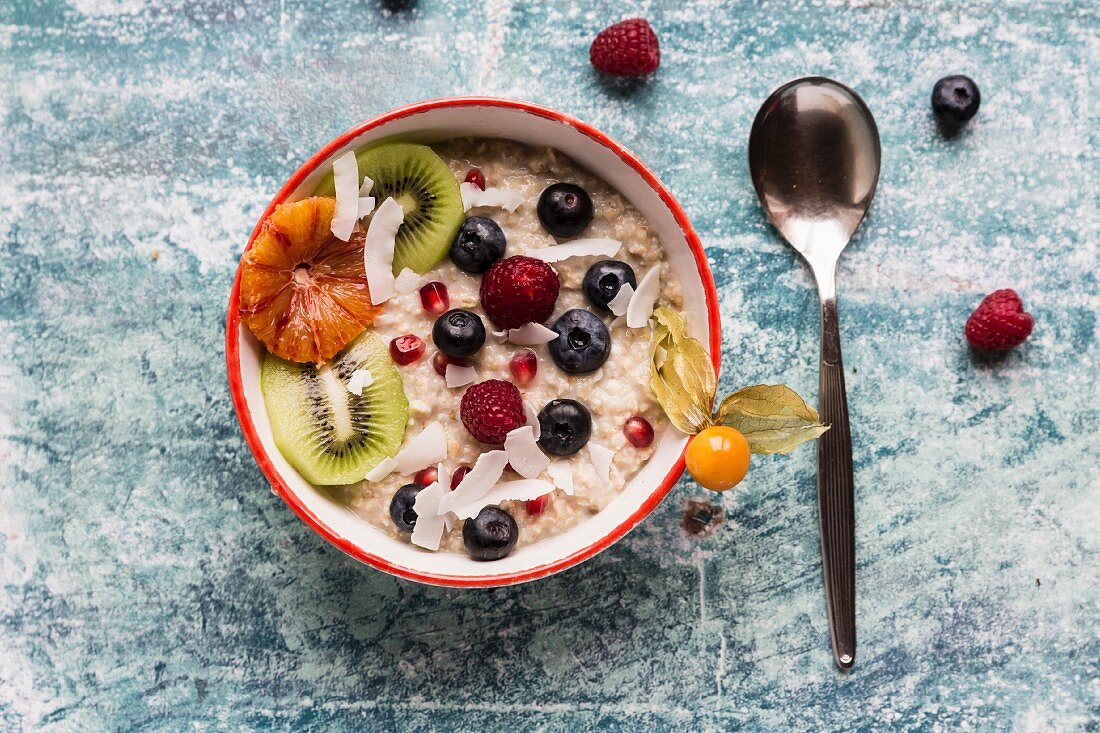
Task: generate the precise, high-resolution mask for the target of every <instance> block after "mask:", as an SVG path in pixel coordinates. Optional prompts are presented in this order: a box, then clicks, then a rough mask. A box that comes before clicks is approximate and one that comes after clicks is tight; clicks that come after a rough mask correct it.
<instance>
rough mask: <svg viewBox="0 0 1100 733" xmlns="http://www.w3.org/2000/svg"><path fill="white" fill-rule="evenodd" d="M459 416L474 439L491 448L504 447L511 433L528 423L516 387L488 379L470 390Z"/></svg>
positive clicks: (464, 398)
mask: <svg viewBox="0 0 1100 733" xmlns="http://www.w3.org/2000/svg"><path fill="white" fill-rule="evenodd" d="M459 414H460V416H461V417H462V424H463V425H465V426H466V429H467V430H469V431H470V435H472V436H474V438H476V439H477V440H480V441H481V442H482V443H487V444H489V445H503V443H504V437H505V436H506V435H508V432H509V431H510V430H515V429H516V428H518V427H519V426H520V425H523V424H524V423H525V422H527V416H526V415H525V414H524V413H523V398H521V397H520V395H519V390H518V389H516V385H514V384H512V383H511V382H505V381H503V380H500V379H487V380H486V381H484V382H478V383H477V384H475V385H473V386H471V387H470V388H469V389H467V390H466V394H464V395H462V403H461V405H460V407H459Z"/></svg>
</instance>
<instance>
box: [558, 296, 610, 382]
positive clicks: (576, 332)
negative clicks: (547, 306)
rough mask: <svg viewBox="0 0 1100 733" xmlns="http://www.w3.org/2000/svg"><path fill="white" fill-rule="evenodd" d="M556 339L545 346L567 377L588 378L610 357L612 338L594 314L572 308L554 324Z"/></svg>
mask: <svg viewBox="0 0 1100 733" xmlns="http://www.w3.org/2000/svg"><path fill="white" fill-rule="evenodd" d="M552 328H553V330H554V331H556V332H557V334H558V337H557V338H556V339H554V340H553V341H551V342H550V343H548V344H547V345H546V346H547V348H548V349H549V351H550V356H551V358H553V360H554V363H555V364H557V365H558V366H559V367H560V368H561V370H562V371H564V372H568V373H569V374H587V373H588V372H593V371H595V370H597V369H599V368H600V367H601V366H603V363H604V362H605V361H607V357H608V356H610V354H611V334H610V333H609V332H608V330H607V326H606V325H604V322H603V321H601V320H600V318H599V316H597V315H596V314H594V313H592V312H590V311H586V310H584V309H582V308H573V309H571V310H567V311H566V312H565V313H562V314H561V317H559V318H558V320H557V321H555V322H554V325H553V327H552Z"/></svg>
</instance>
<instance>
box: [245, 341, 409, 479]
mask: <svg viewBox="0 0 1100 733" xmlns="http://www.w3.org/2000/svg"><path fill="white" fill-rule="evenodd" d="M357 369H366V370H368V371H369V372H370V374H371V377H372V378H373V379H374V381H373V382H372V383H371V384H370V385H369V386H367V387H364V388H363V395H362V397H357V396H356V395H354V394H352V393H351V392H349V391H348V389H347V384H348V380H350V379H351V375H352V374H353V373H354V372H355V370H357ZM260 390H261V391H262V392H263V395H264V404H266V405H267V414H268V417H269V418H270V420H271V432H272V434H273V435H274V436H275V445H276V446H278V448H279V451H280V452H281V453H282V454H283V457H284V458H286V459H287V461H289V462H290V465H292V466H294V468H296V469H298V473H300V474H302V478H304V479H305V480H306V481H309V482H310V483H312V484H317V485H320V486H336V485H341V484H350V483H355V482H356V481H362V480H363V477H364V476H366V474H367V472H368V471H370V470H371V469H372V468H374V467H375V466H376V465H377V464H378V463H379V461H381V460H382V459H383V458H386V457H388V456H392V455H394V454H396V453H397V451H398V449H399V448H400V447H401V443H402V441H403V440H404V439H405V424H406V423H407V422H408V419H409V401H408V399H407V398H406V397H405V387H404V385H403V384H402V382H401V375H400V374H398V372H397V367H396V366H394V363H393V360H391V359H390V354H389V350H388V349H387V348H386V345H385V344H384V343H382V341H381V340H380V339H379V338H378V337H377V336H375V335H374V334H373V333H372V332H370V331H366V332H364V333H363V335H361V336H359V337H358V338H357V339H356V340H355V341H352V342H351V344H349V345H348V346H347V348H345V349H344V350H343V351H342V352H340V354H338V355H337V356H336V357H335V358H334V359H332V360H331V361H330V362H328V363H327V364H325V365H323V366H321V367H319V368H318V367H315V366H313V365H312V364H295V363H293V362H289V361H285V360H283V359H280V358H279V357H277V356H275V355H274V354H270V353H269V354H267V356H265V357H264V363H263V368H262V370H261V372H260Z"/></svg>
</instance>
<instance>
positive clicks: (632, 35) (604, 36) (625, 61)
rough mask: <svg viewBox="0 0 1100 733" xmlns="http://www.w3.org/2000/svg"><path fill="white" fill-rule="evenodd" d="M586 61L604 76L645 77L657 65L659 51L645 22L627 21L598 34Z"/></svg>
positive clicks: (631, 19) (655, 37)
mask: <svg viewBox="0 0 1100 733" xmlns="http://www.w3.org/2000/svg"><path fill="white" fill-rule="evenodd" d="M588 58H589V60H590V61H591V62H592V65H593V66H595V67H596V68H597V69H598V70H599V71H602V72H603V73H605V74H610V75H612V76H645V75H646V74H650V73H652V72H654V71H656V70H657V67H658V66H659V65H660V64H661V48H660V44H659V43H658V41H657V34H656V33H654V32H653V26H651V25H650V24H649V21H647V20H645V19H644V18H630V19H629V20H624V21H622V22H619V23H616V24H615V25H611V26H608V27H607V28H604V29H603V30H602V31H600V34H599V35H598V36H596V39H595V40H594V41H592V47H591V48H590V49H589V50H588Z"/></svg>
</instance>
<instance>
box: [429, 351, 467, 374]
mask: <svg viewBox="0 0 1100 733" xmlns="http://www.w3.org/2000/svg"><path fill="white" fill-rule="evenodd" d="M448 364H454V365H455V366H470V360H469V359H456V358H453V357H450V356H447V355H446V354H444V353H443V352H442V351H437V352H436V354H435V356H433V357H432V369H435V373H436V374H438V375H439V376H441V377H445V376H447V365H448Z"/></svg>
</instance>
